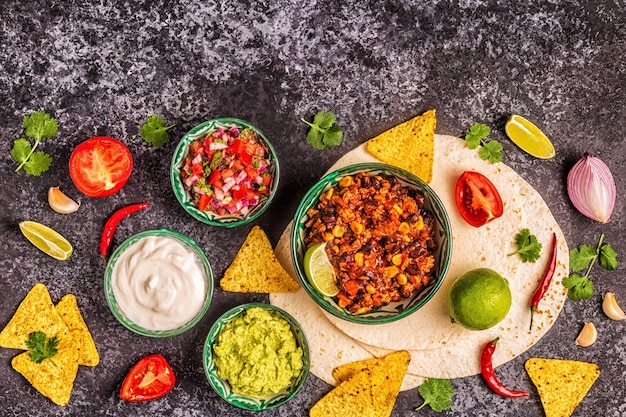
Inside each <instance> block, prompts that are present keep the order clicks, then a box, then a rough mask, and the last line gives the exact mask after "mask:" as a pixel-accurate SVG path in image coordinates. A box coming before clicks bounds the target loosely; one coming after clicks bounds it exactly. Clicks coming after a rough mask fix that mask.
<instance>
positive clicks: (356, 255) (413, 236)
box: [290, 163, 452, 324]
mask: <svg viewBox="0 0 626 417" xmlns="http://www.w3.org/2000/svg"><path fill="white" fill-rule="evenodd" d="M320 242H326V246H325V249H326V254H327V255H328V258H329V260H330V262H331V264H332V265H333V268H334V271H335V282H336V284H337V287H338V288H339V293H338V294H337V295H336V296H332V297H331V296H326V295H322V294H321V293H320V292H319V291H318V290H317V289H316V288H315V286H314V285H312V284H311V282H310V281H309V280H308V278H307V276H306V273H305V270H304V254H305V253H306V251H307V249H308V248H309V247H311V246H313V245H316V244H318V243H320ZM290 245H291V256H292V259H293V262H294V267H295V270H296V273H297V275H298V278H299V280H300V283H301V284H302V286H303V287H304V289H305V290H306V292H307V293H308V294H309V296H310V297H311V298H312V299H313V300H314V301H315V302H316V303H317V304H318V305H319V306H320V307H322V308H323V309H324V310H325V311H327V312H328V313H330V314H332V315H334V316H336V317H339V318H341V319H344V320H347V321H350V322H353V323H360V324H383V323H390V322H393V321H396V320H400V319H402V318H404V317H407V316H408V315H410V314H412V313H414V312H415V311H417V310H419V309H420V308H421V307H423V306H424V305H425V304H426V303H427V302H428V301H429V300H430V299H431V298H432V297H433V295H434V294H435V293H436V292H437V291H438V290H439V288H440V286H441V284H442V283H443V280H444V278H445V275H446V273H447V271H448V267H449V264H450V259H451V257H452V232H451V228H450V222H449V219H448V215H447V213H446V209H445V207H444V205H443V203H442V202H441V200H440V199H439V197H438V196H437V194H436V193H435V192H434V191H433V190H432V189H431V188H430V187H429V186H428V184H426V183H425V182H423V181H422V180H421V179H419V178H418V177H416V176H415V175H413V174H411V173H410V172H408V171H405V170H403V169H400V168H397V167H394V166H391V165H387V164H379V163H363V164H355V165H349V166H347V167H344V168H340V169H338V170H336V171H334V172H331V173H329V174H327V175H326V176H324V177H323V178H322V179H321V180H319V181H318V182H317V183H316V184H315V185H314V186H313V187H311V189H310V190H309V191H308V192H307V193H306V195H305V196H304V198H303V199H302V201H301V203H300V205H299V206H298V209H297V210H296V213H295V215H294V221H293V227H292V230H291V243H290Z"/></svg>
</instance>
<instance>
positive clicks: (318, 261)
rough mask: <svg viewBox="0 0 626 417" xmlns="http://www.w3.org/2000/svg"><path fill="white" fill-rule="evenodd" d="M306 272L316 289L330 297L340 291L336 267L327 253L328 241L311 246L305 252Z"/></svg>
mask: <svg viewBox="0 0 626 417" xmlns="http://www.w3.org/2000/svg"><path fill="white" fill-rule="evenodd" d="M304 273H305V274H306V276H307V278H308V279H309V282H310V283H311V285H313V287H315V289H316V290H318V291H319V292H320V293H322V294H324V295H325V296H328V297H333V296H335V295H337V294H338V293H339V288H337V284H335V269H334V268H333V265H332V264H331V263H330V260H329V259H328V255H327V254H326V242H322V243H318V244H317V245H313V246H311V247H310V248H309V249H308V250H307V251H306V253H305V254H304Z"/></svg>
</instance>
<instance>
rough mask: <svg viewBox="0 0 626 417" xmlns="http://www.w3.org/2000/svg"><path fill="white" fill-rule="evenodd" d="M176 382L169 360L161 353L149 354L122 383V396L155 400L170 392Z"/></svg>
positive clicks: (126, 398)
mask: <svg viewBox="0 0 626 417" xmlns="http://www.w3.org/2000/svg"><path fill="white" fill-rule="evenodd" d="M175 383H176V377H175V376H174V372H173V371H172V368H171V367H170V365H169V363H167V360H165V358H164V357H163V356H162V355H159V354H154V355H149V356H146V357H145V358H141V359H140V360H139V362H137V364H135V366H133V367H132V369H131V370H130V372H129V373H128V375H127V376H126V378H125V379H124V382H123V383H122V389H121V390H120V398H121V399H123V400H126V401H131V402H138V401H147V400H154V399H155V398H160V397H162V396H164V395H165V394H167V393H168V392H170V390H171V389H172V388H173V387H174V384H175Z"/></svg>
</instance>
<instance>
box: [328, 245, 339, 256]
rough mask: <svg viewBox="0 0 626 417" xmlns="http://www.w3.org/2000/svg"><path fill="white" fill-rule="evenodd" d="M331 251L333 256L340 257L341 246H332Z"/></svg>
mask: <svg viewBox="0 0 626 417" xmlns="http://www.w3.org/2000/svg"><path fill="white" fill-rule="evenodd" d="M330 250H331V252H332V253H333V254H335V255H338V254H339V246H337V245H333V246H331V248H330Z"/></svg>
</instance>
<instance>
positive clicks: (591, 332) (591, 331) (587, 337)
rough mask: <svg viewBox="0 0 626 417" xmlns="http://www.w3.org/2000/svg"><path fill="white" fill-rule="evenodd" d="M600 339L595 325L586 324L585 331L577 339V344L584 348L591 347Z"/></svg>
mask: <svg viewBox="0 0 626 417" xmlns="http://www.w3.org/2000/svg"><path fill="white" fill-rule="evenodd" d="M597 338H598V331H597V330H596V326H594V324H593V323H590V322H589V323H585V325H584V326H583V329H582V330H581V331H580V333H579V334H578V337H577V338H576V344H577V345H578V346H582V347H589V346H591V345H593V344H594V343H595V341H596V339H597Z"/></svg>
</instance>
